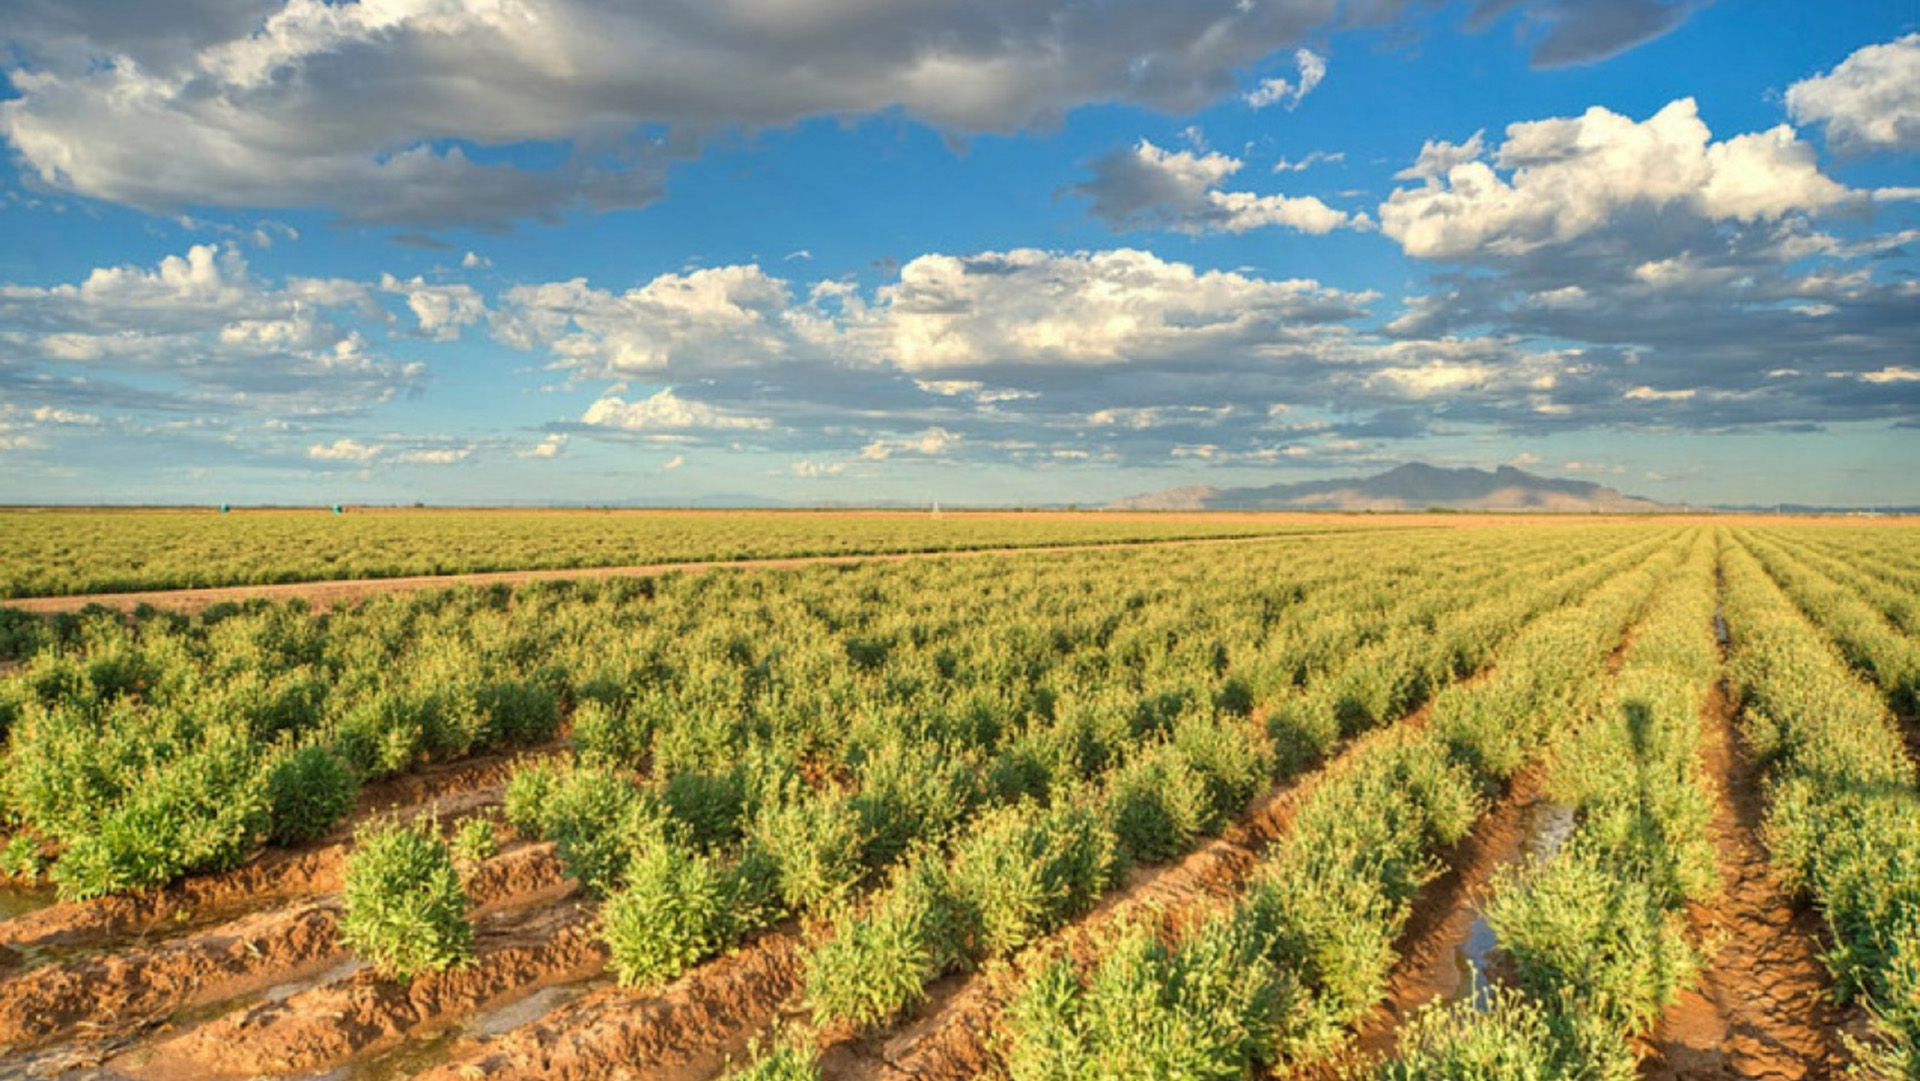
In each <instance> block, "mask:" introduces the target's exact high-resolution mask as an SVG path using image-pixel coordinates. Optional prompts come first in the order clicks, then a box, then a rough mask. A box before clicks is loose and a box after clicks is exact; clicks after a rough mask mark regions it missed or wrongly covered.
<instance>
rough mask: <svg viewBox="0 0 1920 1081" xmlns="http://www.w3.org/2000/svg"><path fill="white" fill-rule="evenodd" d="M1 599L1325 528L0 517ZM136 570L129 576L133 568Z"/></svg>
mask: <svg viewBox="0 0 1920 1081" xmlns="http://www.w3.org/2000/svg"><path fill="white" fill-rule="evenodd" d="M0 516H3V517H0V521H4V523H5V524H4V526H0V532H4V533H5V534H6V536H7V539H8V542H9V543H8V550H7V551H6V552H5V553H0V597H37V596H47V595H52V594H65V593H111V592H117V591H131V590H141V589H192V588H197V587H203V586H220V585H257V584H262V583H268V582H299V581H310V580H314V579H328V578H395V577H406V576H412V575H431V574H466V573H473V572H478V571H498V570H531V569H540V568H553V567H618V566H629V565H635V564H643V563H662V562H681V561H700V560H723V559H745V558H764V557H777V556H810V555H849V554H859V553H868V552H928V551H954V550H964V549H968V548H1004V547H1017V546H1023V545H1059V544H1089V545H1093V544H1108V543H1114V542H1119V541H1129V540H1173V539H1179V538H1184V537H1230V536H1257V535H1263V534H1275V535H1285V534H1298V533H1331V532H1338V531H1340V530H1343V529H1350V528H1353V527H1352V526H1344V525H1340V524H1335V523H1328V524H1326V525H1302V524H1301V523H1299V522H1297V521H1291V520H1285V519H1277V520H1273V521H1262V520H1260V519H1258V518H1234V519H1223V520H1219V521H1213V522H1208V521H1194V520H1190V519H1180V518H1164V517H1157V516H1152V515H1148V516H1131V515H1128V516H1111V517H1104V516H1102V517H1095V516H1085V515H1082V516H1077V517H1076V518H1074V519H1072V520H1059V519H1049V518H1026V517H1005V516H979V517H975V516H972V515H967V514H965V513H964V512H963V513H958V514H949V515H945V516H943V517H940V518H925V517H918V518H915V517H907V516H893V515H889V516H872V515H847V514H840V513H832V512H824V513H782V514H778V515H763V514H750V515H725V516H723V515H714V514H705V513H698V512H693V513H688V512H676V511H647V512H644V513H638V514H634V513H622V514H614V515H608V514H606V513H604V512H602V511H544V510H543V511H500V510H488V511H436V512H434V513H433V514H431V515H408V514H346V515H338V516H327V517H317V516H311V515H298V514H279V513H266V514H249V513H246V512H244V511H242V512H236V513H233V514H226V515H212V514H208V513H205V512H203V511H147V510H142V511H137V512H132V513H121V512H114V511H102V510H87V511H33V512H18V511H13V512H0ZM135 568H137V569H135Z"/></svg>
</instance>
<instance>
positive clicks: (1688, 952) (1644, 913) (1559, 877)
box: [1487, 834, 1699, 1033]
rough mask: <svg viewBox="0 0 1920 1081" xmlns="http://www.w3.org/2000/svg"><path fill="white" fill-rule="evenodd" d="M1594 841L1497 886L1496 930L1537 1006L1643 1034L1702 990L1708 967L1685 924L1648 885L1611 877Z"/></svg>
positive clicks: (1580, 838)
mask: <svg viewBox="0 0 1920 1081" xmlns="http://www.w3.org/2000/svg"><path fill="white" fill-rule="evenodd" d="M1584 840H1585V837H1584V834H1576V835H1575V836H1574V838H1573V839H1572V841H1570V842H1569V844H1568V846H1567V847H1565V848H1563V849H1561V851H1560V854H1559V855H1558V857H1557V858H1555V859H1554V860H1552V861H1551V862H1549V863H1547V864H1544V865H1541V866H1539V867H1537V868H1532V869H1529V870H1526V871H1522V872H1519V873H1518V874H1517V875H1510V876H1508V877H1507V878H1506V880H1505V881H1503V882H1501V883H1498V884H1496V886H1495V888H1494V893H1493V897H1492V899H1491V901H1489V902H1488V905H1487V924H1488V926H1490V927H1492V928H1493V931H1494V933H1495V934H1496V935H1498V936H1499V939H1500V949H1501V951H1502V952H1503V953H1504V954H1506V956H1508V957H1509V958H1511V959H1512V961H1513V964H1514V969H1515V971H1516V973H1517V974H1518V977H1519V983H1520V986H1521V987H1522V988H1524V989H1525V990H1526V991H1528V992H1529V993H1530V994H1532V995H1533V996H1534V997H1535V998H1536V999H1540V1000H1542V1001H1550V1002H1564V1003H1565V1004H1566V1005H1567V1006H1568V1007H1569V1008H1572V1009H1577V1010H1578V1011H1580V1012H1581V1013H1582V1014H1586V1015H1589V1016H1592V1017H1594V1018H1597V1019H1599V1020H1601V1021H1603V1022H1605V1023H1606V1025H1607V1026H1608V1027H1609V1028H1611V1029H1612V1030H1614V1031H1616V1032H1622V1033H1629V1032H1639V1031H1641V1030H1643V1029H1645V1028H1646V1027H1648V1026H1649V1025H1650V1024H1652V1022H1653V1020H1654V1018H1656V1017H1657V1016H1659V1013H1660V1010H1661V1009H1663V1008H1664V1007H1666V1006H1667V1005H1669V1004H1670V1003H1672V1002H1673V1000H1674V999H1675V998H1677V997H1679V994H1680V992H1681V991H1682V990H1683V989H1685V988H1686V987H1687V986H1689V985H1690V984H1691V983H1692V981H1693V978H1694V976H1695V975H1696V974H1697V973H1698V971H1699V962H1698V958H1697V957H1696V956H1695V954H1694V952H1693V950H1692V948H1691V947H1689V946H1688V944H1687V940H1686V935H1685V917H1684V916H1683V915H1682V914H1681V913H1679V912H1676V911H1670V910H1668V909H1667V908H1666V907H1665V906H1664V905H1663V903H1662V901H1663V898H1661V897H1660V896H1659V895H1658V894H1657V893H1656V892H1655V891H1653V890H1651V889H1649V888H1648V886H1647V884H1646V883H1645V882H1644V881H1642V880H1639V879H1636V878H1630V877H1623V876H1620V875H1616V874H1610V873H1609V871H1608V869H1607V868H1606V866H1605V865H1604V864H1603V863H1602V862H1601V861H1600V860H1599V859H1597V858H1596V857H1595V856H1594V855H1593V854H1592V853H1591V852H1590V851H1589V849H1588V848H1587V847H1586V845H1585V843H1584Z"/></svg>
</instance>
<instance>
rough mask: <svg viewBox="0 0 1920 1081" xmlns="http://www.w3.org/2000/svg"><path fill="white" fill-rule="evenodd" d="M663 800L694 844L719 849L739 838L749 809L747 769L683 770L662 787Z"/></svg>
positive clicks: (661, 798)
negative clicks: (703, 771)
mask: <svg viewBox="0 0 1920 1081" xmlns="http://www.w3.org/2000/svg"><path fill="white" fill-rule="evenodd" d="M660 802H661V803H663V804H665V805H666V809H667V813H668V814H670V815H672V816H673V819H674V821H676V822H678V823H679V824H681V825H682V826H684V827H686V830H687V835H688V837H689V839H691V840H692V841H693V843H694V844H696V845H698V846H700V847H702V848H706V849H719V848H722V847H724V846H726V845H730V844H732V843H734V842H736V841H738V840H739V839H740V836H741V833H742V830H743V829H744V828H745V823H744V822H743V821H742V818H743V816H744V815H745V813H746V809H747V783H746V776H745V773H744V771H742V770H740V769H738V768H735V769H732V770H728V771H726V772H725V773H682V774H680V775H679V776H678V777H675V778H673V779H672V780H670V781H668V782H667V783H666V784H665V785H664V786H662V787H661V789H660Z"/></svg>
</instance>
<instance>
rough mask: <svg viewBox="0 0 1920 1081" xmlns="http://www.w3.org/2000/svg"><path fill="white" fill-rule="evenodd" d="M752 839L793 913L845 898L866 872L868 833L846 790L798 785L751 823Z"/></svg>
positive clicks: (781, 897) (784, 900)
mask: <svg viewBox="0 0 1920 1081" xmlns="http://www.w3.org/2000/svg"><path fill="white" fill-rule="evenodd" d="M753 839H754V840H755V841H757V842H758V844H759V846H760V847H761V848H762V849H763V850H764V851H766V852H767V853H768V854H769V856H770V857H771V858H772V860H773V863H774V865H775V867H776V878H777V881H778V883H779V891H780V899H781V900H782V901H783V902H784V903H785V905H786V907H787V908H788V909H790V910H791V911H794V912H805V911H810V910H813V909H815V908H817V907H819V906H821V905H823V904H825V903H827V902H829V901H833V900H837V899H839V898H841V897H844V896H846V894H847V892H848V891H849V890H851V889H853V887H854V885H855V884H856V883H858V882H859V881H860V879H861V878H863V877H864V876H865V875H866V867H865V866H864V865H863V864H862V863H861V853H862V851H863V850H864V848H865V844H866V837H865V834H864V833H863V832H862V829H861V823H860V816H859V814H858V813H857V812H856V811H855V809H854V806H853V801H852V800H851V799H849V798H848V797H847V796H846V795H845V794H844V793H839V792H821V793H812V792H806V791H805V790H804V789H802V790H801V791H799V792H796V793H794V794H793V795H792V796H791V797H790V798H789V799H787V800H785V801H782V802H779V803H774V804H770V805H768V806H767V807H766V808H764V809H763V810H762V811H761V813H760V816H759V817H758V819H756V820H755V822H754V825H753Z"/></svg>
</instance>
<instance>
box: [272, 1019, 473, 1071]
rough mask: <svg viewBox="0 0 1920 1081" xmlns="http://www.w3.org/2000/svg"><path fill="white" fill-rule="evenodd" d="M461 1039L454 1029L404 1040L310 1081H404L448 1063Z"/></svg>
mask: <svg viewBox="0 0 1920 1081" xmlns="http://www.w3.org/2000/svg"><path fill="white" fill-rule="evenodd" d="M460 1036H461V1033H460V1030H459V1029H457V1028H453V1029H447V1030H446V1031H445V1032H439V1033H435V1034H434V1035H432V1036H422V1037H420V1038H418V1039H410V1040H403V1041H402V1042H400V1043H398V1044H396V1045H394V1046H393V1047H390V1048H388V1049H386V1050H385V1051H382V1052H380V1053H379V1054H377V1055H368V1056H367V1057H366V1058H363V1059H356V1060H354V1061H353V1062H349V1063H347V1064H346V1065H345V1066H341V1067H339V1068H338V1069H334V1070H329V1071H327V1072H326V1073H321V1074H311V1075H309V1081H404V1079H405V1078H409V1077H415V1076H418V1075H419V1074H423V1073H425V1072H427V1071H428V1070H431V1069H433V1068H434V1067H435V1066H438V1065H440V1064H441V1063H442V1062H445V1061H447V1059H448V1057H449V1052H451V1051H452V1049H453V1045H454V1043H455V1042H457V1041H458V1040H459V1039H460Z"/></svg>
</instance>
